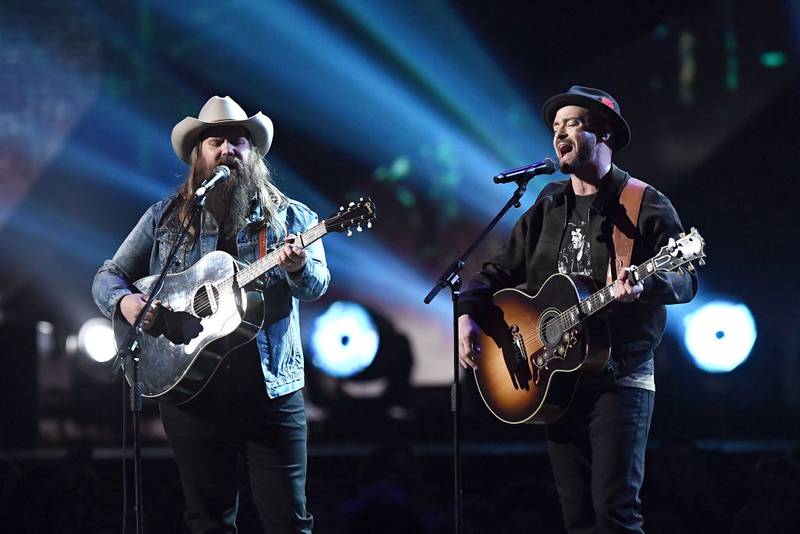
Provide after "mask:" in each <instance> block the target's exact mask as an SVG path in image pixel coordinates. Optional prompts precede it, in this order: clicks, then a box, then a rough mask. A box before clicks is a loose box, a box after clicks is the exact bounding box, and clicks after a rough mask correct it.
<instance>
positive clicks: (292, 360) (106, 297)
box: [92, 195, 330, 398]
mask: <svg viewBox="0 0 800 534" xmlns="http://www.w3.org/2000/svg"><path fill="white" fill-rule="evenodd" d="M174 199H175V195H172V196H170V197H167V198H165V199H163V200H161V201H159V202H157V203H156V204H154V205H152V206H150V208H149V209H148V210H147V211H146V212H145V214H144V215H143V216H142V218H141V219H140V220H139V222H138V223H137V224H136V226H135V227H134V229H133V230H132V231H131V233H130V234H129V235H128V237H127V238H125V241H123V243H122V245H120V247H119V249H118V250H117V252H116V253H115V254H114V257H113V258H112V259H110V260H106V261H105V262H104V263H103V265H102V266H101V267H100V269H99V270H98V271H97V274H96V275H95V277H94V283H93V285H92V296H93V297H94V300H95V303H96V304H97V306H98V307H99V308H100V310H101V311H102V312H103V313H104V314H105V315H106V317H111V316H112V315H113V314H114V312H115V311H116V309H117V306H118V303H119V301H120V300H121V299H122V297H124V296H125V295H128V294H130V293H131V292H132V291H133V288H132V284H131V282H135V281H136V280H138V279H140V278H143V277H145V276H148V275H154V274H158V273H159V272H160V271H161V268H162V266H163V264H164V262H165V261H166V257H167V255H168V253H169V250H170V247H171V246H172V243H173V240H174V239H175V237H176V232H175V231H174V230H173V229H172V228H170V227H168V226H166V225H165V224H164V221H165V220H166V219H167V217H166V216H167V214H168V213H169V212H168V210H170V209H171V207H172V202H173V200H174ZM278 218H279V219H280V220H281V221H282V222H283V223H284V224H285V227H286V230H287V232H288V233H290V234H300V233H301V232H303V231H304V230H306V229H308V228H310V227H311V226H314V225H315V224H316V223H317V221H318V219H317V215H316V213H314V212H313V211H311V210H310V209H309V208H308V207H307V206H305V205H304V204H302V203H300V202H296V201H294V200H290V201H289V203H288V205H287V206H286V207H285V208H284V209H282V210H281V211H279V213H278ZM263 222H264V217H263V215H262V214H261V210H260V209H259V208H258V207H257V206H256V207H255V209H254V210H253V212H252V213H251V214H250V217H249V219H248V223H247V224H246V225H245V227H244V228H243V229H242V230H241V231H239V233H238V235H237V237H236V245H237V249H238V257H237V259H238V260H239V261H242V262H244V263H251V262H253V261H254V260H256V259H257V258H258V252H259V247H258V232H259V230H260V229H261V227H262V225H263ZM200 227H201V232H200V235H199V237H198V238H197V239H194V240H192V239H191V238H188V237H187V239H186V242H185V244H184V245H183V246H182V248H181V249H180V250H179V251H178V254H177V257H176V262H175V263H174V264H173V266H172V268H171V269H170V272H180V271H184V270H186V269H187V268H189V267H191V266H192V265H194V264H195V263H196V262H197V261H198V260H199V259H200V258H201V257H202V256H204V255H206V254H208V253H209V252H212V251H214V250H217V237H218V233H219V231H218V227H217V222H216V220H215V219H214V217H213V216H212V215H211V213H209V212H208V211H203V212H202V213H201V215H200ZM279 240H280V241H279ZM281 243H282V236H276V235H275V233H274V231H273V228H272V225H270V227H269V229H268V231H267V248H268V249H272V248H276V247H277V246H278V245H279V244H281ZM305 250H306V254H307V262H306V265H305V268H304V269H303V270H302V271H300V272H299V273H288V272H286V271H285V270H284V269H281V268H279V267H276V268H273V269H272V270H271V271H269V272H268V273H266V275H264V277H265V282H266V285H265V288H264V300H265V302H266V317H265V321H264V327H263V328H262V330H261V331H260V332H259V333H258V335H257V337H256V343H257V345H258V349H259V353H260V354H261V369H262V371H263V373H264V382H265V386H266V391H267V394H268V395H269V397H270V398H274V397H278V396H281V395H286V394H288V393H292V392H294V391H297V390H299V389H300V388H302V387H303V384H304V375H303V347H302V343H301V339H300V320H299V311H298V304H299V301H300V300H305V301H309V300H315V299H318V298H319V297H321V296H322V295H323V294H324V293H325V291H326V290H327V288H328V283H329V281H330V272H329V271H328V266H327V264H326V262H325V250H324V249H323V246H322V242H321V241H316V242H314V243H312V244H310V245H308V246H307V247H306V249H305Z"/></svg>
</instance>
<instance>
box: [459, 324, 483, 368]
mask: <svg viewBox="0 0 800 534" xmlns="http://www.w3.org/2000/svg"><path fill="white" fill-rule="evenodd" d="M480 332H481V329H480V327H479V326H478V323H476V322H475V321H474V320H473V319H472V317H470V316H469V315H461V316H460V317H459V318H458V359H459V360H460V361H461V366H462V367H464V369H467V368H468V367H471V368H472V369H477V368H478V359H479V358H480V355H481V345H480V341H479V340H478V335H479V334H480Z"/></svg>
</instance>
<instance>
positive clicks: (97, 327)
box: [78, 317, 117, 363]
mask: <svg viewBox="0 0 800 534" xmlns="http://www.w3.org/2000/svg"><path fill="white" fill-rule="evenodd" d="M78 348H79V349H80V350H82V351H83V352H85V353H86V355H88V356H89V358H91V359H92V360H94V361H96V362H99V363H103V362H107V361H109V360H110V359H112V358H113V357H114V355H115V354H116V353H117V349H116V344H115V343H114V331H113V330H112V329H111V321H109V320H108V319H104V318H101V317H95V318H94V319H89V320H88V321H86V322H85V323H83V326H81V329H80V330H79V331H78Z"/></svg>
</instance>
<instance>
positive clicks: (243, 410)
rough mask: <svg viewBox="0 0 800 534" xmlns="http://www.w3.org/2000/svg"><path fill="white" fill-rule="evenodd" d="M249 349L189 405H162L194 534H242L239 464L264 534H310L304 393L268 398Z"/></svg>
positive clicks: (229, 360)
mask: <svg viewBox="0 0 800 534" xmlns="http://www.w3.org/2000/svg"><path fill="white" fill-rule="evenodd" d="M251 345H252V344H248V345H247V346H246V347H245V348H243V349H240V350H238V351H236V352H234V353H232V354H231V355H229V356H228V358H227V359H226V364H225V365H223V367H221V368H220V369H219V370H218V371H217V373H216V375H215V376H214V378H213V379H212V381H211V383H210V384H209V385H208V386H207V387H206V389H205V390H204V391H203V392H201V393H200V395H198V396H197V397H196V398H195V399H193V400H192V401H190V402H189V403H186V404H185V405H181V406H172V405H169V404H165V403H162V404H161V420H162V421H163V423H164V428H165V430H166V432H167V437H168V438H169V442H170V445H171V446H172V450H173V452H174V454H175V460H176V462H177V464H178V471H179V473H180V478H181V485H182V487H183V493H184V498H185V500H186V522H187V524H188V525H189V528H190V530H191V532H193V533H204V534H205V533H212V532H213V533H217V532H220V533H222V532H224V533H235V532H236V531H237V530H236V526H235V520H236V513H237V509H238V480H237V479H238V477H237V464H239V463H240V461H241V463H242V464H243V465H244V467H245V468H246V471H247V475H248V477H249V482H250V488H251V490H252V494H253V501H254V503H255V507H256V509H257V510H258V515H259V518H260V519H261V523H262V525H263V528H264V532H269V533H270V534H272V533H289V532H311V526H312V523H313V520H312V517H311V515H310V514H309V513H308V512H307V510H306V496H305V483H306V416H305V408H304V404H303V395H302V392H301V391H296V392H294V393H290V394H288V395H284V396H282V397H278V398H276V399H269V398H268V397H267V393H266V389H265V386H264V381H263V375H262V373H261V367H260V361H259V358H258V353H257V352H256V351H255V350H254V346H251Z"/></svg>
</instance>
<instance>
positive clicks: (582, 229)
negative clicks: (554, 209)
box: [558, 193, 597, 276]
mask: <svg viewBox="0 0 800 534" xmlns="http://www.w3.org/2000/svg"><path fill="white" fill-rule="evenodd" d="M596 196H597V193H594V194H592V195H584V196H579V195H575V204H574V205H573V206H572V209H571V210H570V216H569V222H567V231H566V232H564V236H563V237H562V238H561V249H560V251H559V253H558V272H560V273H562V274H584V275H586V276H591V275H592V259H591V258H592V254H591V252H592V244H591V242H590V241H589V239H587V237H586V231H587V224H588V222H589V206H591V205H592V202H594V199H595V197H596Z"/></svg>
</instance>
